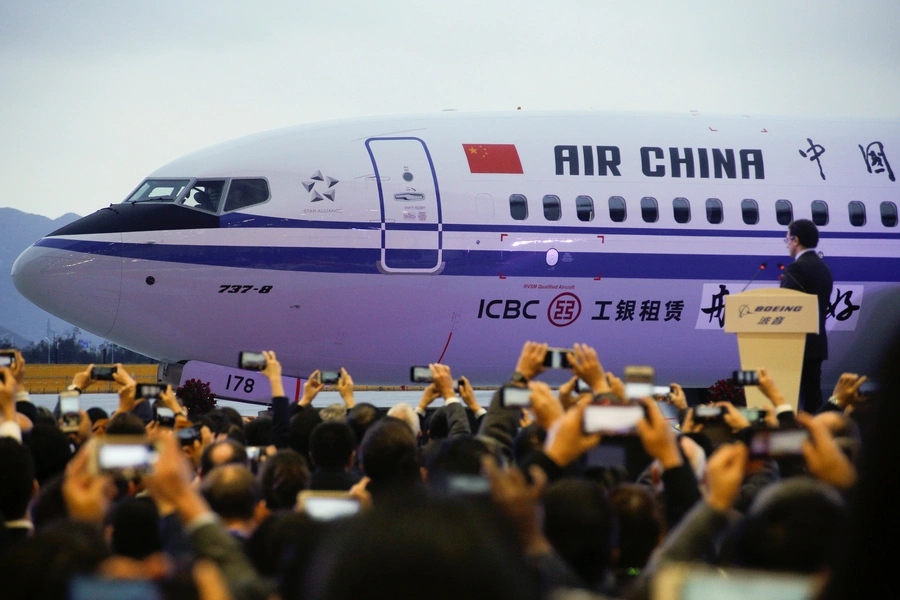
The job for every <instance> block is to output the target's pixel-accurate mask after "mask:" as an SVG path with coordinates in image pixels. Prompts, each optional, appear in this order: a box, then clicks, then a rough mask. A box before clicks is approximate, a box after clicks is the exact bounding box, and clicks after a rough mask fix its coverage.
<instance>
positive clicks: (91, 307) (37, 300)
mask: <svg viewBox="0 0 900 600" xmlns="http://www.w3.org/2000/svg"><path fill="white" fill-rule="evenodd" d="M95 246H97V244H96V243H91V242H78V241H74V240H64V239H59V238H53V237H47V238H44V239H42V240H40V241H38V242H37V243H36V244H34V245H33V246H31V247H30V248H28V249H27V250H25V251H24V252H23V253H22V254H21V255H19V258H17V259H16V262H15V263H13V267H12V279H13V283H14V284H15V286H16V289H17V290H19V293H20V294H22V295H23V296H25V297H26V298H27V299H28V300H30V301H31V302H33V303H34V304H36V305H37V306H39V307H41V308H42V309H44V310H46V311H47V312H49V313H51V314H53V315H56V316H57V317H60V318H61V319H64V320H66V321H68V322H69V323H72V324H73V325H76V326H78V327H80V328H81V329H84V330H86V331H90V332H91V333H94V334H96V335H99V336H105V335H106V334H108V333H109V332H110V330H111V329H112V327H113V325H114V324H115V321H116V314H117V312H118V309H119V294H120V293H121V287H122V259H121V258H120V257H118V256H110V255H109V254H108V253H104V252H102V249H101V251H100V252H96V253H95V252H94V251H95V250H97V249H98V248H96V247H95ZM106 246H107V247H111V246H112V244H107V245H106Z"/></svg>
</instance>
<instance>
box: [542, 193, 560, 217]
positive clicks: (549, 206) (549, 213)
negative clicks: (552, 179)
mask: <svg viewBox="0 0 900 600" xmlns="http://www.w3.org/2000/svg"><path fill="white" fill-rule="evenodd" d="M561 216H562V209H561V208H560V206H559V196H552V195H547V196H544V218H545V219H547V220H548V221H559V218H560V217H561Z"/></svg>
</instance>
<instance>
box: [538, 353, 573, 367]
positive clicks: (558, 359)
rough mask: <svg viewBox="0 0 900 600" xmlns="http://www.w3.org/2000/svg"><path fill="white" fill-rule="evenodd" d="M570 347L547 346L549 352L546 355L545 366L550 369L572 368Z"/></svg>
mask: <svg viewBox="0 0 900 600" xmlns="http://www.w3.org/2000/svg"><path fill="white" fill-rule="evenodd" d="M571 351H572V350H570V349H568V348H547V354H545V355H544V366H545V367H547V368H548V369H570V368H572V365H570V364H569V352H571Z"/></svg>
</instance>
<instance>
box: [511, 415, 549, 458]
mask: <svg viewBox="0 0 900 600" xmlns="http://www.w3.org/2000/svg"><path fill="white" fill-rule="evenodd" d="M546 439H547V432H546V431H545V430H544V428H543V427H538V426H537V425H534V424H532V425H529V426H528V427H523V428H522V429H520V430H519V433H518V434H516V437H515V439H514V440H513V459H514V460H515V461H516V464H517V465H520V464H522V463H523V462H524V461H525V459H526V458H527V457H528V456H529V455H530V454H531V453H532V452H535V451H537V450H541V449H542V448H543V447H544V441H546Z"/></svg>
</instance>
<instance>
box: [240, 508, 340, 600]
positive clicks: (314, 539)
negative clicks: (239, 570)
mask: <svg viewBox="0 0 900 600" xmlns="http://www.w3.org/2000/svg"><path fill="white" fill-rule="evenodd" d="M328 527H329V524H328V523H326V522H325V521H316V520H313V519H311V518H310V517H309V516H308V515H307V514H306V513H296V512H283V513H277V514H273V515H270V516H269V517H268V518H266V519H265V520H264V521H263V522H262V523H260V525H259V527H257V528H256V530H255V531H254V532H253V535H251V536H250V538H249V539H247V541H246V543H245V545H244V549H245V551H246V553H247V558H249V559H250V561H251V562H252V563H253V566H254V567H256V571H257V572H258V573H259V574H260V575H262V576H263V577H268V578H272V579H276V578H277V579H280V580H281V586H282V595H281V597H282V598H299V597H300V596H299V592H300V582H301V581H302V580H303V576H304V575H305V573H306V567H307V566H308V565H309V562H310V561H311V560H312V558H313V556H315V552H316V550H317V548H318V546H319V542H320V541H321V538H322V536H323V534H324V532H325V530H326V529H328ZM285 588H287V589H285ZM284 592H287V593H284Z"/></svg>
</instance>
